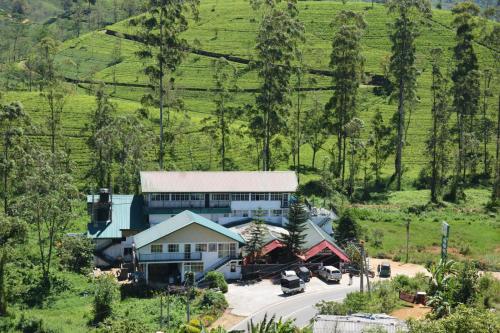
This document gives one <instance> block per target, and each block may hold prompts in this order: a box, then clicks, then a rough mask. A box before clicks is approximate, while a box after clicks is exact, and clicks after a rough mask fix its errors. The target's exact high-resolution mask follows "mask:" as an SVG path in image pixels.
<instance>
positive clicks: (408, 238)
mask: <svg viewBox="0 0 500 333" xmlns="http://www.w3.org/2000/svg"><path fill="white" fill-rule="evenodd" d="M410 221H411V220H410V219H409V218H408V219H407V220H406V263H408V249H409V246H410Z"/></svg>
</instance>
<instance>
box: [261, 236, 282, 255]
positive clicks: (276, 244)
mask: <svg viewBox="0 0 500 333" xmlns="http://www.w3.org/2000/svg"><path fill="white" fill-rule="evenodd" d="M284 246H285V245H283V243H282V242H280V241H279V240H278V239H275V240H273V241H270V242H269V243H267V244H266V245H264V246H263V247H262V250H261V251H260V254H261V255H263V256H265V255H266V254H268V253H269V252H271V251H273V250H275V249H279V248H282V247H284Z"/></svg>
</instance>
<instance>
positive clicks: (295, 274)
mask: <svg viewBox="0 0 500 333" xmlns="http://www.w3.org/2000/svg"><path fill="white" fill-rule="evenodd" d="M287 276H297V273H295V271H292V270H288V271H282V272H281V277H282V278H284V277H287Z"/></svg>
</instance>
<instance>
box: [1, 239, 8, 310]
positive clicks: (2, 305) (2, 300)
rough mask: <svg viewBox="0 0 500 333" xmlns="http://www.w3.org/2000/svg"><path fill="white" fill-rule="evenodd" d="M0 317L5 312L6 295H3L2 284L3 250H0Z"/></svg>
mask: <svg viewBox="0 0 500 333" xmlns="http://www.w3.org/2000/svg"><path fill="white" fill-rule="evenodd" d="M0 251H1V254H0V317H1V316H4V315H6V314H7V299H6V298H7V297H6V295H5V286H4V281H5V279H4V275H5V264H6V261H7V260H6V259H7V258H6V256H7V254H6V253H5V250H4V249H2V250H0Z"/></svg>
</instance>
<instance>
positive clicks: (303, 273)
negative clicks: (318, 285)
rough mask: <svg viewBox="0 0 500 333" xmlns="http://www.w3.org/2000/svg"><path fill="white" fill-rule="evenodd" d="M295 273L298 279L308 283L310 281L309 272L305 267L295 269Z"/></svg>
mask: <svg viewBox="0 0 500 333" xmlns="http://www.w3.org/2000/svg"><path fill="white" fill-rule="evenodd" d="M295 273H296V274H297V276H298V277H299V278H301V279H302V280H304V282H309V281H310V280H311V271H309V269H308V268H307V267H304V266H300V267H299V268H297V270H296V271H295Z"/></svg>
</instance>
